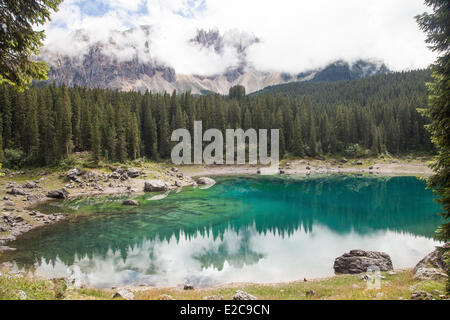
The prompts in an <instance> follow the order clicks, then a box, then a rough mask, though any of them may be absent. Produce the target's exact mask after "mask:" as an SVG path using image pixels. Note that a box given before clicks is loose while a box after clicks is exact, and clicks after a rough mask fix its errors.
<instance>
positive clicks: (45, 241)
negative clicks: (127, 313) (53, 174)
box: [1, 175, 441, 287]
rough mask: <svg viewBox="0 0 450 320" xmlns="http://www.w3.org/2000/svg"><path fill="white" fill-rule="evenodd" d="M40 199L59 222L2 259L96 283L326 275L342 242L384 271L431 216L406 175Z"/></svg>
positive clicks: (411, 247)
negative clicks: (131, 196) (374, 258)
mask: <svg viewBox="0 0 450 320" xmlns="http://www.w3.org/2000/svg"><path fill="white" fill-rule="evenodd" d="M123 199H128V198H127V197H126V196H107V197H106V196H105V197H96V198H80V199H76V200H70V201H65V202H51V203H48V204H44V205H41V206H40V207H39V209H40V210H42V211H43V212H49V213H50V212H55V211H56V212H69V213H70V214H71V217H72V219H71V220H72V221H71V222H70V223H61V224H58V225H55V226H51V227H48V228H45V229H39V230H34V231H32V232H30V233H29V234H27V235H25V236H24V237H22V238H20V239H19V240H18V241H16V242H15V243H14V247H16V248H17V251H15V252H10V253H8V254H6V255H4V256H2V257H1V259H2V260H9V261H14V263H15V264H17V266H18V267H19V268H23V267H27V268H30V267H32V268H34V269H35V271H36V273H38V274H39V275H42V276H46V277H67V276H69V275H72V276H73V277H74V278H76V279H77V281H79V282H80V283H85V284H88V285H90V286H95V287H109V286H121V285H140V284H146V285H155V286H172V285H179V284H183V283H185V282H189V283H192V284H194V285H195V286H199V287H200V286H211V285H218V284H221V283H228V282H241V281H246V282H280V281H290V280H298V279H303V278H305V277H306V278H312V277H323V276H329V275H332V274H333V268H332V267H333V261H334V259H335V258H336V257H338V256H340V255H341V254H343V253H344V252H346V251H349V250H351V249H366V250H379V251H385V252H387V253H388V254H390V255H391V257H392V260H393V263H394V267H395V268H404V267H412V266H414V265H415V264H416V263H417V262H418V261H419V260H420V259H421V258H422V257H423V256H425V255H426V254H427V253H429V252H431V251H432V250H433V248H434V245H436V244H437V242H435V241H434V240H433V238H432V237H433V235H434V231H435V230H436V228H437V226H438V225H439V224H440V223H441V218H440V217H439V216H437V215H436V213H437V212H438V211H439V206H438V205H437V204H435V203H434V201H433V195H432V192H431V191H429V190H426V189H425V183H424V182H422V181H420V180H418V179H416V178H413V177H374V176H358V175H331V176H311V177H295V176H290V177H261V176H254V177H220V178H217V184H216V185H214V186H213V187H211V188H204V189H201V188H195V189H194V188H185V189H183V191H181V192H178V193H177V192H171V193H169V194H145V195H140V196H137V197H135V199H136V200H138V201H139V202H140V203H141V206H140V207H126V206H122V205H121V202H122V201H123Z"/></svg>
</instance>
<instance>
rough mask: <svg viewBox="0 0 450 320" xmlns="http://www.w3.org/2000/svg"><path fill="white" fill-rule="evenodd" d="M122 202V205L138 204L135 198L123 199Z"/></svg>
mask: <svg viewBox="0 0 450 320" xmlns="http://www.w3.org/2000/svg"><path fill="white" fill-rule="evenodd" d="M122 204H123V205H124V206H138V205H139V202H137V201H136V200H124V201H123V202H122Z"/></svg>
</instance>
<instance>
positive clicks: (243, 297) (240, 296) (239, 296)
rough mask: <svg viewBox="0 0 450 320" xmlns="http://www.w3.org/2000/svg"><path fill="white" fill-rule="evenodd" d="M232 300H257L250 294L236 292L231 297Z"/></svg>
mask: <svg viewBox="0 0 450 320" xmlns="http://www.w3.org/2000/svg"><path fill="white" fill-rule="evenodd" d="M233 300H258V298H256V297H255V296H252V295H251V294H249V293H247V292H245V291H241V290H238V291H236V293H235V294H234V296H233Z"/></svg>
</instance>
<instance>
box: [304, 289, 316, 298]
mask: <svg viewBox="0 0 450 320" xmlns="http://www.w3.org/2000/svg"><path fill="white" fill-rule="evenodd" d="M315 295H316V292H315V291H314V290H308V291H306V296H307V297H312V296H315Z"/></svg>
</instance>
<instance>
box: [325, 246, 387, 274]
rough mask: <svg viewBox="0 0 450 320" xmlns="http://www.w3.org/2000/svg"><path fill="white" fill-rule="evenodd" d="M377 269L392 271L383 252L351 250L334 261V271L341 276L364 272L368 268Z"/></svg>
mask: <svg viewBox="0 0 450 320" xmlns="http://www.w3.org/2000/svg"><path fill="white" fill-rule="evenodd" d="M373 266H375V267H378V268H379V269H380V271H390V270H393V267H392V260H391V257H390V256H389V255H388V254H386V253H384V252H376V251H364V250H351V251H350V252H349V253H345V254H343V255H342V256H340V257H338V258H336V260H335V261H334V266H333V267H334V271H335V272H336V273H341V274H358V273H363V272H366V271H367V269H368V268H369V267H373Z"/></svg>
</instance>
